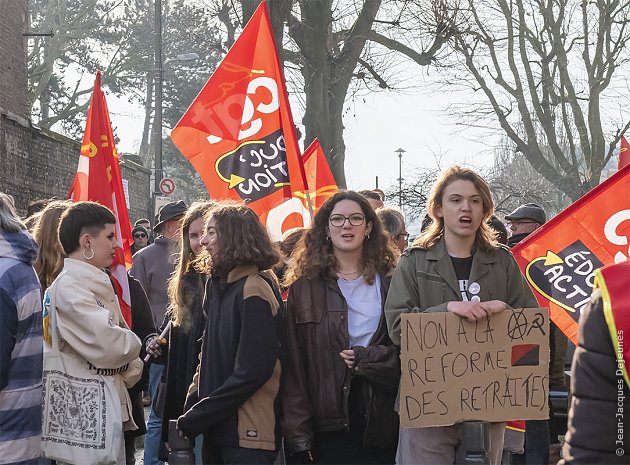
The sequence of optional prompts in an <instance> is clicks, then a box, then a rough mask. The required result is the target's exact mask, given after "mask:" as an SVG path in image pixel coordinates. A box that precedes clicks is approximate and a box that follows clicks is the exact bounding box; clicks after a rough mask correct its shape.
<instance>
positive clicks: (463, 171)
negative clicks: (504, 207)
mask: <svg viewBox="0 0 630 465" xmlns="http://www.w3.org/2000/svg"><path fill="white" fill-rule="evenodd" d="M457 180H463V181H470V182H472V183H473V184H474V185H475V188H476V189H477V190H478V191H479V194H480V195H481V200H482V202H483V219H482V221H481V225H480V226H479V229H478V230H477V236H476V238H475V245H476V246H477V247H479V248H480V249H481V250H484V251H486V252H490V251H492V250H494V249H496V248H497V247H498V246H499V244H498V242H497V239H496V235H495V233H494V231H493V230H492V228H491V227H490V225H489V224H488V220H489V219H490V217H491V216H492V215H493V214H494V200H493V199H492V193H491V192H490V186H488V183H487V182H486V181H485V180H484V179H483V178H482V177H481V176H480V175H479V174H477V173H476V172H475V171H473V170H471V169H469V168H462V167H461V166H458V165H453V166H451V167H450V168H447V169H445V170H444V171H442V173H440V176H439V177H438V179H437V181H435V184H434V185H433V188H432V189H431V194H430V195H429V200H428V202H427V210H428V216H429V217H430V218H431V219H432V222H431V224H430V225H429V226H428V227H427V228H426V229H425V230H424V231H423V232H422V234H421V235H420V236H418V237H417V238H416V240H415V241H414V242H413V244H412V246H419V247H422V248H424V249H430V248H431V247H433V246H434V245H435V244H437V243H438V242H439V240H440V239H441V238H442V236H443V235H444V218H440V217H438V215H437V209H438V208H440V207H441V206H442V202H443V196H444V190H445V189H446V187H447V186H448V185H449V184H450V183H452V182H453V181H457Z"/></svg>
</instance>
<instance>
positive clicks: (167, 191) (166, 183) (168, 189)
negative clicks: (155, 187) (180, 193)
mask: <svg viewBox="0 0 630 465" xmlns="http://www.w3.org/2000/svg"><path fill="white" fill-rule="evenodd" d="M174 191H175V181H173V180H172V179H171V178H164V179H162V180H161V181H160V192H162V194H164V195H171V194H172V193H173V192H174Z"/></svg>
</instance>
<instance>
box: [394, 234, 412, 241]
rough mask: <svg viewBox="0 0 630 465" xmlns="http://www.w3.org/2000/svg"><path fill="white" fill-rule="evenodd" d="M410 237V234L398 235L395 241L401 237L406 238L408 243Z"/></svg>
mask: <svg viewBox="0 0 630 465" xmlns="http://www.w3.org/2000/svg"><path fill="white" fill-rule="evenodd" d="M409 235H410V234H409V233H400V234H396V235H395V236H394V239H396V240H398V239H400V238H401V237H404V238H405V240H406V241H408V240H409Z"/></svg>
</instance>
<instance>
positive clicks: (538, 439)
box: [505, 203, 568, 465]
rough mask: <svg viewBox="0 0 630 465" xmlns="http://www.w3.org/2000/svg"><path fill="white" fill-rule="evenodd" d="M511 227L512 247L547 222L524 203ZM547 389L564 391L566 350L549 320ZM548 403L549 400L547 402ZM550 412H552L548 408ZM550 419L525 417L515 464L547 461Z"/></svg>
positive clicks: (534, 464) (531, 205)
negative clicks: (522, 446) (521, 451)
mask: <svg viewBox="0 0 630 465" xmlns="http://www.w3.org/2000/svg"><path fill="white" fill-rule="evenodd" d="M505 219H506V220H507V222H508V227H509V229H510V233H511V234H510V237H509V238H508V246H509V247H510V248H512V247H514V246H515V245H516V244H518V243H519V242H521V241H522V240H523V239H525V238H526V237H527V236H529V235H530V234H531V233H533V232H534V231H536V230H537V229H538V228H540V227H541V226H542V225H543V224H545V223H546V222H547V216H546V215H545V211H544V210H543V209H542V207H541V206H540V205H537V204H535V203H526V204H524V205H520V206H519V207H517V208H516V209H515V210H514V211H513V212H512V213H510V214H509V215H506V216H505ZM549 328H550V331H549V351H550V353H549V360H550V363H549V389H550V390H565V389H566V388H565V382H564V357H565V354H566V352H567V344H568V341H567V337H566V336H565V335H564V334H563V333H562V331H560V330H559V329H558V327H557V326H556V325H555V324H554V323H553V322H550V323H549ZM549 405H551V403H550V404H549ZM550 415H553V412H551V411H550ZM549 446H550V435H549V422H548V420H527V421H526V422H525V453H524V454H516V455H514V456H513V457H514V459H513V463H514V464H516V465H521V464H525V465H538V464H541V463H545V464H546V463H549Z"/></svg>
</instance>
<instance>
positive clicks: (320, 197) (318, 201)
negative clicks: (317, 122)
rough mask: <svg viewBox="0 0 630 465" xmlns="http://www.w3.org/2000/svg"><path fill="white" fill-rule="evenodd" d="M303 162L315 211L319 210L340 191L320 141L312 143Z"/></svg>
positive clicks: (303, 156) (305, 152)
mask: <svg viewBox="0 0 630 465" xmlns="http://www.w3.org/2000/svg"><path fill="white" fill-rule="evenodd" d="M302 162H303V163H304V172H305V173H306V182H307V184H308V189H309V191H310V194H311V200H312V201H313V210H317V209H318V208H320V207H321V206H322V205H323V203H324V202H325V201H326V200H328V199H329V198H330V197H332V196H333V195H335V192H337V191H338V190H339V188H338V187H337V182H336V181H335V177H334V176H333V174H332V171H330V166H329V165H328V160H327V159H326V155H325V154H324V149H322V146H321V144H320V143H319V139H315V140H314V141H313V142H311V145H309V146H308V148H307V149H306V150H305V151H304V154H303V155H302Z"/></svg>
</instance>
